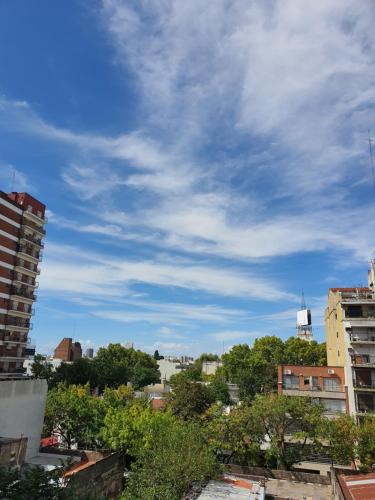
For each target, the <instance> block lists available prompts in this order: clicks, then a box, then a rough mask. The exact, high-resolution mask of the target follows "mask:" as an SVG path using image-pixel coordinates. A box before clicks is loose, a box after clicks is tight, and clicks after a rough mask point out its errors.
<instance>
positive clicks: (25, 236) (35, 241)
mask: <svg viewBox="0 0 375 500" xmlns="http://www.w3.org/2000/svg"><path fill="white" fill-rule="evenodd" d="M21 239H23V240H26V241H29V242H30V243H33V244H34V245H37V246H39V247H40V248H43V247H44V243H43V241H42V240H41V239H40V238H36V237H35V236H33V235H32V234H28V233H26V232H25V231H21Z"/></svg>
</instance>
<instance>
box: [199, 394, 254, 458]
mask: <svg viewBox="0 0 375 500" xmlns="http://www.w3.org/2000/svg"><path fill="white" fill-rule="evenodd" d="M202 425H203V429H204V433H205V436H206V439H207V441H208V443H209V446H210V447H211V448H212V449H213V450H214V451H215V453H216V455H217V456H218V457H219V459H220V461H221V462H224V463H231V462H234V461H236V462H239V463H241V464H242V465H258V466H259V465H262V461H263V459H262V453H261V449H260V445H261V442H262V438H263V435H262V432H261V428H260V426H259V425H258V422H256V421H254V418H253V415H252V413H251V407H250V406H248V405H246V404H243V405H241V406H239V407H237V408H235V409H234V410H232V411H231V412H230V413H229V414H228V413H227V412H226V411H225V408H224V407H223V406H222V405H221V404H220V403H215V404H214V405H212V406H211V407H210V408H209V409H208V410H207V412H206V413H205V414H204V415H203V416H202Z"/></svg>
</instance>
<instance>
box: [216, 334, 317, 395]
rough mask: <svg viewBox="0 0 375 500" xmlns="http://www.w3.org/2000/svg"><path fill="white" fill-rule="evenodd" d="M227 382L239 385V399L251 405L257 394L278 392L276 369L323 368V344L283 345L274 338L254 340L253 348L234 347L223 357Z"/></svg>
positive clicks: (290, 342)
mask: <svg viewBox="0 0 375 500" xmlns="http://www.w3.org/2000/svg"><path fill="white" fill-rule="evenodd" d="M222 361H223V371H224V373H225V376H226V378H227V380H229V381H230V382H234V383H236V384H238V386H239V389H240V398H241V399H242V400H247V401H251V400H252V399H253V398H254V396H255V395H256V394H268V393H271V392H273V391H275V390H276V389H277V366H278V365H280V364H302V365H303V364H307V365H324V364H326V354H325V344H318V343H317V342H310V343H309V342H306V341H304V340H301V339H298V338H295V337H291V338H290V339H288V340H287V341H286V342H283V341H282V340H281V339H280V338H278V337H275V336H266V337H261V338H258V339H256V340H255V342H254V345H253V347H251V348H250V347H249V346H248V345H247V344H240V345H235V346H234V347H233V348H232V349H231V351H230V352H228V353H226V354H224V355H223V356H222Z"/></svg>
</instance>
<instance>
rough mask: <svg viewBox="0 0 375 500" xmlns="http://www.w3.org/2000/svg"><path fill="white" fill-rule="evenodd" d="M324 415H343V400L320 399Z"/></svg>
mask: <svg viewBox="0 0 375 500" xmlns="http://www.w3.org/2000/svg"><path fill="white" fill-rule="evenodd" d="M321 403H322V404H323V406H324V408H325V411H326V413H345V400H344V399H322V400H321Z"/></svg>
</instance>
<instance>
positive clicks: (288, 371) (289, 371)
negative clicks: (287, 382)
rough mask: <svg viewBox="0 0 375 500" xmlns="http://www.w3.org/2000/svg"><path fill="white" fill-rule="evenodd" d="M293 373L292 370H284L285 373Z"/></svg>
mask: <svg viewBox="0 0 375 500" xmlns="http://www.w3.org/2000/svg"><path fill="white" fill-rule="evenodd" d="M291 374H292V370H284V375H291Z"/></svg>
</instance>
